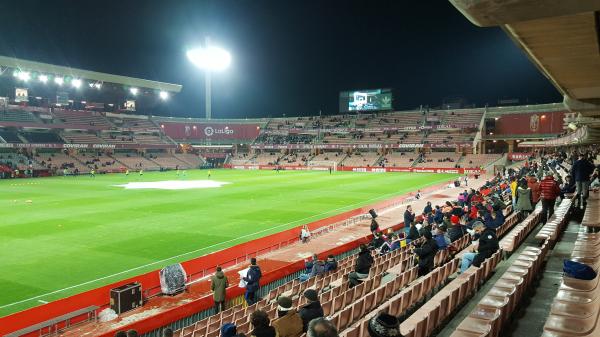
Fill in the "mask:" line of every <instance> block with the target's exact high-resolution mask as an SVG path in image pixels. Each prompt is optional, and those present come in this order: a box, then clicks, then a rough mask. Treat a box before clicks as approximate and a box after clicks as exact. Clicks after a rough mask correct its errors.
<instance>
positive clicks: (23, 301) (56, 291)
mask: <svg viewBox="0 0 600 337" xmlns="http://www.w3.org/2000/svg"><path fill="white" fill-rule="evenodd" d="M443 180H446V179H440V180H436V181H435V182H434V183H431V184H427V185H425V186H423V187H427V186H431V185H434V184H437V183H439V182H441V181H443ZM393 195H397V194H396V193H388V194H383V195H380V196H378V197H375V198H371V199H367V200H364V201H361V202H357V203H354V204H350V205H346V206H342V207H338V208H335V209H332V210H329V211H326V212H323V213H320V214H315V215H311V216H309V217H306V218H303V219H299V220H294V221H292V222H288V223H284V224H281V225H277V226H275V227H271V228H267V229H263V230H260V231H258V232H254V233H251V234H246V235H242V236H240V237H237V238H235V239H231V240H227V241H223V242H219V243H216V244H214V245H210V246H206V247H203V248H199V249H195V250H192V251H190V252H187V253H183V254H179V255H175V256H172V257H169V258H166V259H162V260H158V261H154V262H151V263H147V264H145V265H142V266H138V267H135V268H131V269H128V270H124V271H121V272H118V273H115V274H112V275H107V276H103V277H100V278H97V279H95V280H91V281H86V282H83V283H79V284H76V285H72V286H69V287H66V288H62V289H58V290H55V291H51V292H49V293H45V294H42V295H38V296H34V297H30V298H27V299H24V300H21V301H17V302H13V303H9V304H4V305H2V306H0V309H4V308H8V307H12V306H14V305H17V304H21V303H25V302H29V301H33V300H37V299H39V298H42V297H46V296H49V295H54V294H58V293H61V292H63V291H67V290H71V289H75V288H79V287H82V286H85V285H88V284H92V283H96V282H98V281H102V280H106V279H109V278H113V277H115V276H119V275H123V274H127V273H129V272H132V271H135V270H139V269H143V268H146V267H150V266H153V265H155V264H159V263H163V262H166V261H170V260H172V259H176V258H180V257H182V256H186V255H190V254H193V253H198V252H201V251H203V250H207V249H210V248H214V247H218V246H220V245H223V244H227V243H231V242H234V241H237V240H239V239H243V238H247V237H250V236H254V235H256V234H260V233H264V232H267V231H270V230H273V229H277V228H280V227H285V226H288V225H291V224H294V223H296V222H301V221H305V220H308V219H311V218H314V217H320V216H322V215H325V214H329V213H331V212H335V211H338V210H341V209H344V208H348V207H353V206H356V205H360V204H363V203H368V202H370V201H374V200H378V199H381V198H386V197H388V196H393ZM211 253H214V252H211Z"/></svg>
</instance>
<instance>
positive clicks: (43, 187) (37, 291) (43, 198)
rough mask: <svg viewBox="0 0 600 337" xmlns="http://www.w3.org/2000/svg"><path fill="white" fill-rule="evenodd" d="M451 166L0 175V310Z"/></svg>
mask: <svg viewBox="0 0 600 337" xmlns="http://www.w3.org/2000/svg"><path fill="white" fill-rule="evenodd" d="M455 176H456V175H453V174H429V173H382V174H375V173H352V172H334V173H333V174H332V175H330V174H329V173H328V172H320V171H281V172H279V173H277V172H275V171H238V170H213V171H212V177H211V178H210V182H207V181H206V180H207V171H206V170H192V171H187V174H186V175H185V176H183V175H179V176H177V175H176V173H175V172H174V171H168V172H146V173H144V175H143V176H141V177H140V176H139V175H138V174H137V173H135V174H133V173H132V174H130V175H129V176H125V174H109V175H97V176H96V177H95V178H92V177H89V176H79V177H52V178H39V179H13V180H0V191H2V193H0V270H2V271H3V273H2V274H0V289H2V291H1V292H0V317H2V316H5V315H8V314H10V313H14V312H16V311H20V310H23V309H26V308H30V307H33V306H37V305H41V304H42V303H45V302H50V301H53V300H56V299H59V298H63V297H66V296H69V295H73V294H76V293H79V292H83V291H85V290H89V289H93V288H97V287H99V286H102V285H106V284H109V283H112V282H115V281H118V280H121V279H125V278H128V277H132V276H135V275H138V274H141V273H145V272H148V271H151V270H156V269H160V268H162V267H164V266H165V265H168V264H172V263H175V262H180V261H185V260H189V259H192V258H195V257H198V256H202V255H205V254H207V253H210V252H213V251H216V250H221V249H224V248H227V247H231V246H234V245H236V244H239V243H241V242H245V241H249V240H252V239H255V238H258V237H262V236H266V235H269V234H272V233H276V232H279V231H282V230H285V229H288V228H292V227H295V226H298V225H301V224H304V223H308V222H312V221H315V220H318V219H321V218H325V217H329V216H332V215H335V214H339V213H342V212H344V211H347V210H351V209H354V208H357V207H360V206H363V205H367V204H372V203H375V202H377V201H380V200H385V199H389V198H392V197H394V196H397V195H402V194H406V193H408V192H412V191H415V190H417V189H418V188H421V187H425V186H430V185H435V184H439V183H442V182H444V181H448V180H450V179H452V178H453V177H455ZM148 183H154V184H148ZM221 183H223V184H221ZM126 184H130V185H129V187H130V188H125V187H123V186H118V185H126ZM191 186H193V187H196V188H187V189H186V187H191ZM135 187H151V188H135ZM107 296H108V294H107ZM107 300H108V299H107Z"/></svg>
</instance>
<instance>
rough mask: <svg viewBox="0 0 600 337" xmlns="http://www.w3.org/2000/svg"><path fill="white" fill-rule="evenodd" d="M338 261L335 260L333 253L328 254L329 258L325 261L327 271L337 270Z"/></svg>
mask: <svg viewBox="0 0 600 337" xmlns="http://www.w3.org/2000/svg"><path fill="white" fill-rule="evenodd" d="M337 267H338V263H337V261H336V260H335V257H334V256H333V255H329V256H327V260H326V261H325V272H330V271H335V270H337Z"/></svg>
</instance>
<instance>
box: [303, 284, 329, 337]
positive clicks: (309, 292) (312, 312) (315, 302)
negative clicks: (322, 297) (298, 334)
mask: <svg viewBox="0 0 600 337" xmlns="http://www.w3.org/2000/svg"><path fill="white" fill-rule="evenodd" d="M304 297H305V298H306V300H307V301H308V304H306V305H304V306H302V307H301V308H300V317H302V324H303V325H304V328H303V329H304V332H306V330H307V328H308V323H309V322H310V321H312V320H313V319H315V318H319V317H323V316H325V314H324V313H323V308H322V307H321V303H320V302H319V294H317V291H316V290H314V289H306V290H305V291H304Z"/></svg>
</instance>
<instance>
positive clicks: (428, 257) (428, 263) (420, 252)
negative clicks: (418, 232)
mask: <svg viewBox="0 0 600 337" xmlns="http://www.w3.org/2000/svg"><path fill="white" fill-rule="evenodd" d="M423 236H424V237H425V243H423V244H422V245H421V247H419V248H414V249H413V251H414V253H415V254H417V256H418V257H419V276H423V275H426V274H427V273H429V272H430V271H431V270H432V269H433V262H434V261H433V260H434V257H435V253H437V251H438V245H437V243H436V242H435V240H434V239H433V235H432V234H431V231H425V232H423Z"/></svg>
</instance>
